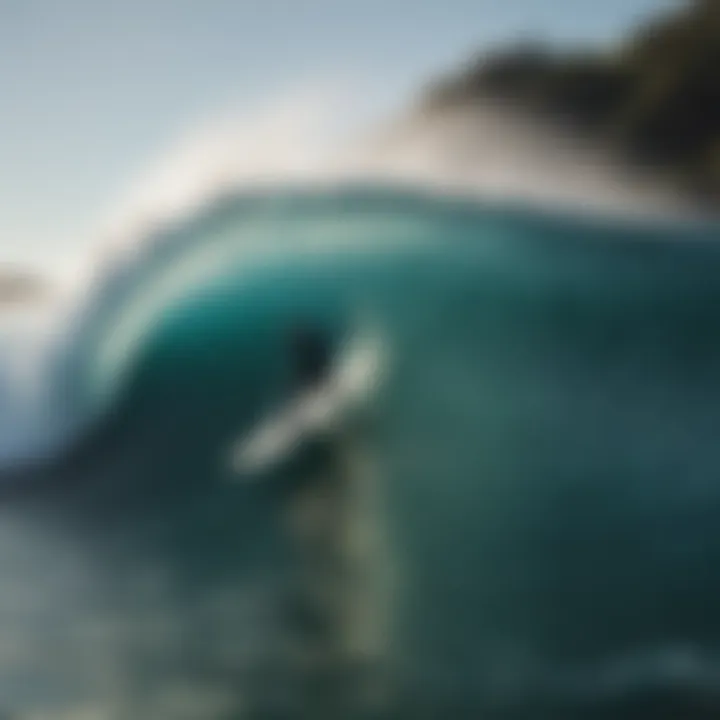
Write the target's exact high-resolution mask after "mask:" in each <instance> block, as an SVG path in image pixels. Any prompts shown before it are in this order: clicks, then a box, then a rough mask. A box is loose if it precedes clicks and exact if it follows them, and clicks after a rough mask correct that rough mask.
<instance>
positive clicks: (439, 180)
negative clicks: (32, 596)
mask: <svg viewBox="0 0 720 720" xmlns="http://www.w3.org/2000/svg"><path fill="white" fill-rule="evenodd" d="M331 106H332V103H323V102H322V101H318V100H317V98H316V97H312V96H311V97H307V96H304V95H300V96H297V97H291V98H290V99H289V100H285V101H283V102H280V103H276V104H271V105H270V106H269V107H267V108H265V109H263V110H262V111H261V112H259V113H255V114H254V115H250V116H246V117H244V118H242V119H241V120H240V121H238V120H236V119H233V120H227V119H224V120H221V121H219V122H218V121H216V122H213V123H210V124H209V125H208V126H206V127H203V128H202V129H201V130H200V132H194V133H192V134H191V135H190V136H189V137H187V138H183V139H182V140H181V141H180V142H179V143H177V144H176V146H175V147H174V148H173V149H171V151H170V152H169V153H168V154H167V157H166V158H164V159H161V160H160V161H158V162H157V163H155V164H154V169H153V170H151V171H150V172H149V173H147V175H146V176H145V177H144V178H143V179H142V181H141V182H139V183H137V184H136V186H135V187H134V189H133V190H132V191H131V192H130V193H129V194H128V196H127V198H126V200H125V201H124V202H122V203H120V206H119V207H120V209H119V211H118V212H117V213H115V214H114V215H113V216H112V217H110V218H109V219H108V222H107V223H106V225H105V226H104V227H103V228H102V232H101V233H100V235H101V237H102V238H104V239H103V240H102V241H101V242H100V243H99V244H98V247H97V249H96V250H95V251H93V253H92V256H89V257H85V258H81V259H80V260H79V262H78V263H76V270H77V272H75V273H74V274H73V275H72V277H70V276H68V277H67V278H66V280H67V282H66V285H65V287H64V288H63V292H62V296H61V298H60V302H59V303H58V307H57V308H56V309H55V310H53V311H49V310H48V311H47V312H45V313H44V315H43V316H42V317H41V318H40V321H39V322H37V323H35V324H34V325H28V326H27V329H26V331H25V332H24V334H23V338H21V339H8V340H7V341H6V342H5V351H4V356H5V359H0V391H2V392H4V393H5V397H6V402H4V403H3V410H2V413H0V428H5V429H6V430H7V432H5V433H4V434H3V437H4V439H3V442H2V444H0V460H2V461H4V462H5V463H6V464H8V463H10V464H12V463H18V462H21V461H26V460H28V459H30V460H37V459H38V458H46V457H47V456H49V455H51V454H53V453H55V452H57V450H58V449H59V448H61V447H62V446H63V445H65V444H66V443H67V442H68V441H69V440H70V439H71V438H73V437H75V436H77V434H78V432H80V430H81V428H83V427H86V426H87V425H88V424H91V423H92V422H93V421H95V420H96V419H97V418H98V416H99V415H100V414H101V413H102V411H103V409H106V408H107V407H108V406H110V405H112V403H113V402H114V400H113V398H114V397H115V395H116V393H117V392H118V391H117V389H116V388H117V386H118V384H119V383H121V381H122V377H123V376H124V375H125V374H126V373H127V372H129V368H131V367H132V363H133V358H134V357H135V356H136V354H137V353H138V352H140V351H141V349H142V346H143V342H144V340H145V339H146V338H147V337H148V334H149V333H151V331H152V328H153V326H154V325H155V324H156V323H157V320H158V318H159V317H161V316H162V314H163V313H164V312H166V311H167V309H168V308H169V307H171V306H172V305H173V303H177V302H179V301H180V300H181V299H182V298H183V297H184V296H186V295H188V294H190V293H193V292H201V291H202V287H203V285H204V284H208V283H210V282H211V280H212V278H213V277H218V276H220V275H222V274H223V273H227V272H228V268H229V267H233V268H235V272H237V282H242V280H241V277H245V278H249V277H251V276H252V275H253V273H256V272H260V271H261V269H262V268H263V267H264V268H266V269H267V268H269V267H270V266H272V265H273V264H275V265H276V266H278V265H282V264H290V265H291V264H293V263H296V262H300V261H303V260H304V259H306V258H308V257H309V256H310V254H312V255H313V256H314V257H317V256H318V255H326V256H328V255H333V254H334V255H335V256H337V255H342V254H343V253H346V252H348V250H352V251H353V252H365V253H368V254H371V253H376V252H379V251H380V250H381V249H382V250H386V249H387V248H389V247H390V246H391V245H392V246H393V247H395V248H396V249H397V247H398V246H399V245H401V244H402V243H408V244H409V245H417V244H418V243H419V242H420V240H419V239H420V238H423V239H424V241H425V242H428V243H431V242H432V240H431V238H429V236H428V233H427V229H426V228H423V227H422V224H423V223H424V222H425V221H426V215H427V214H426V215H423V214H422V213H420V214H419V215H418V214H415V211H416V209H417V207H418V206H419V204H420V203H419V202H418V203H416V206H415V207H414V208H412V209H411V210H410V211H408V199H410V200H412V199H413V198H414V199H416V200H417V199H418V198H420V199H421V200H422V202H425V201H428V202H430V204H433V203H435V204H436V205H437V204H438V203H439V205H437V207H441V205H442V200H441V198H443V197H444V198H445V200H446V201H448V202H450V203H452V202H453V200H454V199H457V198H463V199H464V201H465V202H467V203H469V204H471V205H472V204H475V203H477V202H479V203H480V207H481V209H483V210H484V211H487V209H488V203H490V205H495V206H503V205H505V206H507V205H508V203H509V204H510V205H511V206H512V207H513V208H515V209H516V208H517V204H518V202H520V203H521V204H522V203H524V204H526V205H527V204H533V203H534V204H536V205H537V204H539V205H540V206H547V205H548V204H550V205H553V204H554V205H556V206H557V207H560V206H564V207H566V208H567V207H569V206H572V207H575V208H577V200H578V195H577V193H578V192H580V194H581V195H582V197H583V198H584V200H585V202H584V203H583V204H582V206H581V207H582V210H583V212H585V213H590V212H591V211H592V210H593V208H595V210H597V209H598V207H600V206H601V205H602V204H600V205H598V203H597V202H596V201H598V200H600V199H601V198H605V200H608V201H609V205H610V206H612V207H614V208H615V210H620V211H621V212H622V213H625V214H627V212H628V208H629V207H634V208H635V209H639V208H644V210H643V213H644V214H643V217H644V218H645V219H646V220H647V218H648V217H649V214H648V212H647V209H648V208H649V207H652V208H653V209H654V210H657V207H658V206H659V205H660V206H662V207H663V210H664V211H667V208H668V202H667V198H661V199H660V200H659V201H658V198H657V197H656V198H655V199H654V200H655V201H654V202H653V203H650V204H648V203H645V202H644V201H641V197H640V195H639V194H637V193H635V194H633V195H631V202H630V203H626V202H623V203H622V204H621V203H620V202H619V200H620V199H623V201H625V200H627V198H628V192H624V191H623V188H624V187H626V186H625V185H622V184H620V185H617V184H616V185H613V180H612V177H613V176H612V175H611V174H608V173H605V175H602V174H601V177H600V179H598V178H597V177H596V179H595V180H594V181H591V182H588V183H584V184H583V183H578V182H577V179H578V177H579V176H578V174H577V173H574V172H573V171H572V170H571V168H575V169H577V166H578V163H574V164H573V162H572V161H571V160H570V159H568V158H569V157H571V156H572V153H568V152H563V153H562V157H563V158H564V161H563V163H562V164H563V167H564V168H565V169H564V175H563V177H562V178H558V177H553V176H552V173H551V170H550V168H551V167H552V166H553V165H554V166H558V165H559V164H560V163H559V162H558V157H559V154H558V152H552V151H551V150H549V149H548V147H549V146H548V142H547V138H540V139H538V138H533V133H532V131H531V129H529V128H527V127H519V126H516V127H513V128H511V129H509V130H508V127H507V120H506V119H505V118H503V117H501V116H500V115H498V113H497V112H495V111H492V110H491V109H489V108H485V109H483V110H482V112H479V111H477V110H474V111H473V115H472V117H468V116H467V114H465V115H463V116H461V117H449V118H448V117H445V118H440V119H438V120H433V121H430V120H428V119H420V120H418V119H417V118H413V117H410V118H405V119H401V120H400V121H398V122H396V123H393V124H390V125H389V126H388V127H386V128H385V129H383V130H381V131H378V132H372V133H363V134H361V135H360V136H359V137H354V138H352V139H348V138H347V137H342V134H341V133H339V132H338V131H337V128H336V127H335V125H336V123H335V122H334V120H333V113H332V112H328V111H327V108H328V107H331ZM520 137H522V138H525V141H524V143H520V144H519V145H520V149H518V142H517V141H518V138H520ZM469 147H473V148H474V150H473V154H474V155H475V156H476V159H475V160H474V161H473V164H472V167H471V168H470V169H469V168H468V164H467V162H466V161H467V155H468V153H467V152H466V151H467V149H468V148H469ZM499 147H500V148H504V149H505V150H504V152H505V155H503V150H498V148H499ZM550 147H551V148H552V147H556V149H557V148H558V147H559V145H557V143H555V145H554V146H553V145H550ZM483 148H484V149H483ZM539 148H542V153H541V154H540V155H539V154H538V149H539ZM491 149H492V153H491V152H490V150H491ZM510 150H512V152H510ZM458 158H462V159H463V162H460V161H459V160H458ZM581 175H582V176H583V177H586V178H593V177H595V176H596V175H597V173H595V174H593V173H588V172H587V167H586V169H585V170H584V171H583V172H582V173H581ZM627 187H629V185H628V186H627ZM550 188H554V190H556V191H557V192H555V191H553V192H551V193H549V194H548V192H547V190H548V189H550ZM578 188H579V190H578ZM570 189H572V190H573V193H571V194H568V191H569V190H570ZM608 189H612V192H608ZM386 193H388V195H389V197H391V200H390V201H387V200H386V201H383V202H380V203H379V204H378V203H377V202H375V201H372V202H369V203H367V202H365V200H366V199H367V198H368V197H369V198H370V200H372V198H373V197H375V199H377V197H380V196H383V195H385V194H386ZM650 195H651V194H650ZM650 195H648V197H649V196H650ZM563 197H564V202H561V199H562V198H563ZM308 198H314V199H313V200H312V201H311V202H310V203H309V205H308V206H309V207H311V208H312V209H311V210H310V211H309V213H310V215H312V213H316V212H317V213H322V212H328V213H330V215H332V213H336V212H337V211H338V210H339V211H340V214H336V215H335V219H334V220H331V219H329V218H328V217H325V218H323V219H322V220H319V219H318V217H319V215H318V217H316V218H315V219H312V218H311V217H308V211H306V210H303V209H302V204H303V203H305V202H306V201H307V200H308ZM646 199H647V198H646ZM364 202H365V204H363V203H364ZM353 205H354V206H355V207H354V209H353V210H352V212H354V213H355V216H354V217H353V219H352V223H350V225H351V226H352V229H348V228H349V227H350V225H349V224H348V219H347V217H346V216H345V215H343V214H342V213H344V212H346V211H349V210H350V209H351V208H352V206H353ZM605 205H606V206H607V205H608V203H605ZM343 206H345V207H344V208H343ZM441 212H442V210H441ZM363 215H367V216H366V217H361V216H363ZM654 217H657V216H654ZM653 222H656V220H655V221H653ZM302 223H305V226H306V228H305V230H303V229H301V227H300V225H301V224H302ZM313 223H315V225H314V226H313ZM373 224H376V226H375V227H373ZM223 232H225V233H226V235H225V236H223ZM303 233H304V234H305V236H304V237H300V236H302V235H303ZM380 238H382V239H380ZM1 324H4V325H8V324H9V323H8V322H7V321H3V322H2V323H1ZM6 334H7V333H6ZM9 337H10V336H9V335H8V338H9ZM23 376H24V380H23ZM28 388H31V391H30V392H28V391H27V389H28Z"/></svg>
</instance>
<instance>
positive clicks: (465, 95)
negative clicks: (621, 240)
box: [422, 0, 720, 211]
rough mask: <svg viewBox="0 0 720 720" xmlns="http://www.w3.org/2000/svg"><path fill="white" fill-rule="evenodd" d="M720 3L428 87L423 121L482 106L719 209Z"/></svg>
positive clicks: (501, 59) (484, 64) (503, 58)
mask: <svg viewBox="0 0 720 720" xmlns="http://www.w3.org/2000/svg"><path fill="white" fill-rule="evenodd" d="M719 67H720V4H717V3H715V2H713V0H695V2H689V3H687V4H686V5H683V6H682V7H681V8H680V9H679V10H676V11H674V12H670V13H665V14H663V15H660V16H658V17H657V18H656V19H655V20H653V21H651V22H650V23H647V24H645V25H643V26H641V27H640V28H638V29H636V30H635V31H634V32H633V33H631V34H630V36H629V37H628V38H625V39H622V40H621V41H620V42H619V43H617V44H614V45H612V46H610V47H600V48H590V49H587V50H581V51H577V50H573V51H569V50H566V51H562V50H560V51H558V50H556V49H555V48H551V47H550V46H548V45H545V44H543V43H532V44H529V43H525V44H521V45H516V46H511V47H508V48H506V49H505V50H499V51H496V52H494V53H491V54H489V55H486V56H482V57H480V58H478V59H476V60H474V61H472V62H470V63H469V64H468V65H466V66H465V67H464V68H462V69H460V70H459V71H456V72H454V73H451V74H450V75H448V76H447V77H445V78H443V79H440V80H439V81H438V82H435V83H434V84H432V85H431V86H430V87H429V89H428V91H427V93H426V94H425V95H424V97H423V99H422V110H423V112H426V113H431V114H432V113H433V112H438V111H440V112H441V111H446V110H453V109H462V108H464V107H471V106H473V105H477V104H478V103H482V102H486V103H493V104H495V105H500V106H502V107H505V108H507V109H508V110H509V111H511V112H514V113H516V114H517V115H518V116H519V117H525V118H528V119H531V120H536V121H538V122H539V123H546V124H549V125H554V126H555V127H556V129H558V130H560V131H562V132H564V133H566V134H567V135H568V136H569V137H570V136H573V137H576V138H578V139H580V140H582V141H586V142H588V143H595V144H596V145H597V146H598V147H600V148H602V149H603V151H604V152H606V153H607V155H608V157H610V158H616V159H617V161H618V162H619V163H623V164H624V165H626V166H627V167H630V168H637V169H639V170H641V171H643V172H647V173H648V174H654V175H655V176H656V177H658V178H659V179H661V181H662V182H663V183H671V184H673V185H674V186H675V187H676V188H677V190H678V192H679V193H681V194H682V195H684V196H685V197H687V198H688V199H690V200H692V201H694V202H695V203H697V204H698V205H699V206H700V207H702V208H703V209H706V210H708V209H709V210H715V211H717V206H718V205H720V73H718V70H717V69H718V68H719Z"/></svg>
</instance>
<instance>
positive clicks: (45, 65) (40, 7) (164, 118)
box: [0, 0, 670, 263]
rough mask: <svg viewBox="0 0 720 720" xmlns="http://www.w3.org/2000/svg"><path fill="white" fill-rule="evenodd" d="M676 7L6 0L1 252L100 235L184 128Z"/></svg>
mask: <svg viewBox="0 0 720 720" xmlns="http://www.w3.org/2000/svg"><path fill="white" fill-rule="evenodd" d="M668 4H670V3H669V2H668V1H666V0H125V1H124V2H120V1H117V0H116V1H113V0H0V103H1V107H2V124H1V125H0V261H2V260H5V261H16V260H23V259H26V258H27V259H35V258H42V259H44V261H45V262H46V263H47V262H54V259H55V258H58V259H60V258H62V257H63V255H65V254H67V253H69V252H72V251H73V250H74V249H78V248H81V247H82V246H84V244H85V243H86V242H87V241H89V240H91V239H92V238H91V237H90V235H91V233H92V231H93V228H94V227H95V226H96V225H97V222H98V220H99V218H100V217H101V216H102V215H103V214H104V213H105V212H106V211H107V210H108V209H110V208H111V207H112V204H113V199H114V198H115V197H116V196H117V195H118V194H120V193H121V192H122V190H123V189H124V188H126V187H127V186H128V184H129V183H131V181H132V179H133V176H135V175H136V174H137V173H139V172H140V171H142V170H143V166H144V164H145V163H146V161H147V159H148V158H149V157H150V156H151V155H153V154H157V153H158V152H159V151H161V150H162V149H163V147H165V146H166V145H167V144H168V142H169V141H170V140H171V138H172V137H174V136H176V135H177V134H178V133H179V132H183V131H186V130H188V129H189V128H191V127H192V126H193V124H194V123H198V122H201V121H203V120H204V119H206V118H208V117H211V116H212V115H213V114H214V113H217V112H221V111H223V110H224V109H225V108H227V107H238V106H243V105H246V104H247V105H252V104H253V103H256V102H258V101H259V100H262V99H264V98H268V97H271V96H272V95H273V94H274V93H281V92H282V91H283V90H284V89H291V88H293V87H296V86H299V85H301V84H302V83H308V82H315V81H318V82H323V81H325V80H327V79H330V80H332V81H334V82H337V81H338V79H342V80H344V81H346V82H347V83H352V85H353V86H355V85H356V86H357V88H358V94H359V95H361V96H362V97H361V98H360V101H359V103H358V105H359V106H360V107H362V108H364V110H365V111H367V112H372V111H374V110H383V109H387V108H389V107H391V106H392V105H393V104H397V103H399V102H400V100H401V99H402V98H404V97H409V96H410V95H411V92H412V91H413V89H414V88H415V87H417V86H419V85H420V84H421V83H422V82H423V81H424V80H426V79H428V78H429V77H432V76H433V75H437V74H438V73H441V72H443V71H445V70H447V69H449V68H452V67H453V66H454V65H456V64H458V63H460V62H462V61H463V60H464V59H466V57H467V56H468V54H469V53H471V52H472V51H474V50H478V49H482V48H483V47H487V46H488V45H491V44H494V43H498V42H502V41H504V40H508V39H513V38H518V37H519V36H539V37H544V38H548V39H551V40H558V41H575V40H585V39H593V40H604V39H606V38H611V37H613V36H616V35H619V34H620V33H621V32H622V31H623V30H624V29H625V28H626V27H627V26H629V25H631V24H632V23H634V22H635V21H636V20H637V19H638V18H640V17H642V16H643V15H646V14H648V13H649V12H652V11H653V10H655V9H657V8H661V7H664V6H667V5H668Z"/></svg>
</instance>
